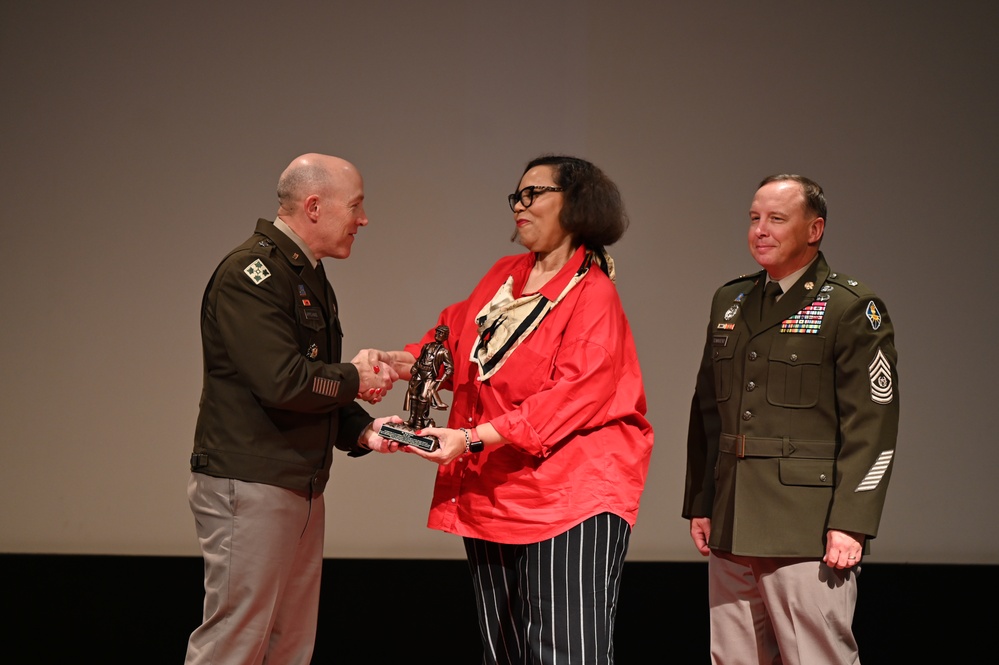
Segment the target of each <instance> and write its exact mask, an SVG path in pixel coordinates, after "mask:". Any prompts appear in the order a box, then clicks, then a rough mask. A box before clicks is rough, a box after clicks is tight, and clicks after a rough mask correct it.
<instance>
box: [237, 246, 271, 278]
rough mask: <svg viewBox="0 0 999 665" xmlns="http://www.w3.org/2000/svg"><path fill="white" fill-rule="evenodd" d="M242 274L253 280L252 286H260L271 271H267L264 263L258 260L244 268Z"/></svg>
mask: <svg viewBox="0 0 999 665" xmlns="http://www.w3.org/2000/svg"><path fill="white" fill-rule="evenodd" d="M261 242H263V241H261ZM243 272H244V273H246V276H247V277H249V278H250V279H251V280H253V283H254V284H260V283H261V282H263V281H264V280H265V279H267V278H268V277H270V276H271V271H270V270H268V269H267V266H265V265H264V262H263V261H261V260H260V259H257V260H256V261H254V262H253V263H251V264H250V265H248V266H246V268H245V269H244V270H243Z"/></svg>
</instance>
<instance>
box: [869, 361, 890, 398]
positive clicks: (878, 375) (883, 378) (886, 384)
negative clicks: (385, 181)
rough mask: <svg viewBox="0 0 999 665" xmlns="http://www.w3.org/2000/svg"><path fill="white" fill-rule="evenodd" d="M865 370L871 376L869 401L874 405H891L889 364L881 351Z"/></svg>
mask: <svg viewBox="0 0 999 665" xmlns="http://www.w3.org/2000/svg"><path fill="white" fill-rule="evenodd" d="M867 369H868V371H869V372H870V375H871V401H872V402H874V403H875V404H891V401H892V399H893V398H894V391H893V390H892V382H891V364H889V362H888V358H886V357H885V354H884V353H882V351H881V349H878V352H877V353H876V354H875V355H874V360H872V361H871V364H870V365H869V366H868V368H867Z"/></svg>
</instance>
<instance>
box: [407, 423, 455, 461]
mask: <svg viewBox="0 0 999 665" xmlns="http://www.w3.org/2000/svg"><path fill="white" fill-rule="evenodd" d="M416 434H417V435H418V436H436V437H437V439H438V442H439V443H440V446H439V447H438V448H437V450H435V451H433V452H427V451H426V450H423V449H422V448H417V447H416V446H403V448H404V449H405V450H406V452H408V453H413V454H414V455H419V456H420V457H422V458H423V459H427V460H430V461H431V462H436V463H437V464H440V465H441V466H444V465H447V464H450V463H451V462H453V461H455V460H456V459H458V458H459V457H461V456H462V455H464V454H465V435H464V434H463V433H462V432H461V430H457V429H448V428H446V427H424V428H423V429H421V430H417V432H416Z"/></svg>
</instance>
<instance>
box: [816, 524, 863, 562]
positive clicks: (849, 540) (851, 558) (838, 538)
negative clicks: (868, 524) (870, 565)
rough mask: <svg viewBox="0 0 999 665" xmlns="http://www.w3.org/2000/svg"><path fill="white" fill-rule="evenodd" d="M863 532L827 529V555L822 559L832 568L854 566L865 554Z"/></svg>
mask: <svg viewBox="0 0 999 665" xmlns="http://www.w3.org/2000/svg"><path fill="white" fill-rule="evenodd" d="M866 538H867V536H865V535H864V534H862V533H854V532H852V531H838V530H836V529H829V530H828V531H826V555H825V556H824V557H822V560H823V561H824V562H825V564H826V565H827V566H829V567H830V568H839V569H840V570H842V569H843V568H853V567H854V566H856V565H857V564H858V563H860V559H861V558H862V557H863V555H864V540H865V539H866Z"/></svg>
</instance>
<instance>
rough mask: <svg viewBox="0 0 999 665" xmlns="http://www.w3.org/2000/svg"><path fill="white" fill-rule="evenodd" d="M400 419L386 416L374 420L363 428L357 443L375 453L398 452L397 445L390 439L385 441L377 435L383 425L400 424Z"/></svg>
mask: <svg viewBox="0 0 999 665" xmlns="http://www.w3.org/2000/svg"><path fill="white" fill-rule="evenodd" d="M401 422H402V418H400V417H399V416H388V417H385V418H375V422H373V423H371V424H370V425H368V426H367V427H365V428H364V431H363V432H361V436H360V438H359V439H358V440H357V442H358V443H359V444H360V445H361V446H363V447H365V448H367V449H368V450H372V451H374V452H376V453H394V452H395V451H397V450H399V443H398V442H396V441H393V440H391V439H385V438H382V437H381V436H379V435H378V431H379V430H381V428H382V425H384V424H385V423H401Z"/></svg>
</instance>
